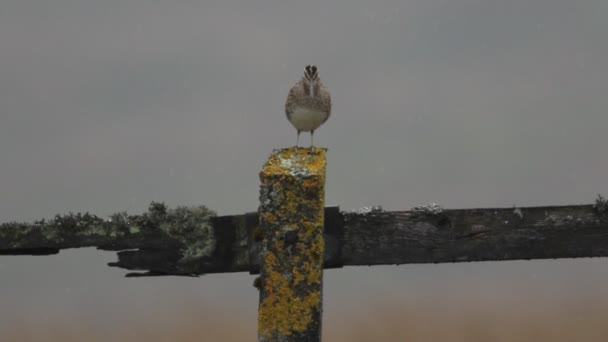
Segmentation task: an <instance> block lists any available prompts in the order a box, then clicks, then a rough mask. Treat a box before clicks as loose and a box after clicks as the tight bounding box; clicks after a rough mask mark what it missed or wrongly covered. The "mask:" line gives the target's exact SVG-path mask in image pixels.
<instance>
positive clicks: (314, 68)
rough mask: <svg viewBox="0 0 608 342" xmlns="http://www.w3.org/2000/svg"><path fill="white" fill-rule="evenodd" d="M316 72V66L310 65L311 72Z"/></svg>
mask: <svg viewBox="0 0 608 342" xmlns="http://www.w3.org/2000/svg"><path fill="white" fill-rule="evenodd" d="M316 72H317V67H316V66H314V65H313V66H312V73H313V74H314V73H316Z"/></svg>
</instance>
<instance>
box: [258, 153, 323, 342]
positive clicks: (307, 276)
mask: <svg viewBox="0 0 608 342" xmlns="http://www.w3.org/2000/svg"><path fill="white" fill-rule="evenodd" d="M326 152H327V151H326V150H325V149H320V148H315V149H314V150H313V151H311V150H310V149H302V148H300V149H298V150H295V149H293V148H291V149H283V150H275V151H273V153H272V155H271V156H270V158H269V159H268V161H267V162H266V164H265V165H264V169H263V170H262V172H261V173H260V180H261V187H260V227H259V230H260V231H259V233H260V237H262V239H263V240H262V251H261V270H260V279H259V282H258V285H259V286H258V288H259V289H260V305H259V311H258V341H260V342H268V341H282V342H283V341H284V342H287V341H288V342H296V341H298V342H300V341H307V342H318V341H321V313H322V288H323V281H322V280H323V255H324V248H325V246H324V240H323V212H324V197H325V165H326Z"/></svg>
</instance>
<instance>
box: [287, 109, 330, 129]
mask: <svg viewBox="0 0 608 342" xmlns="http://www.w3.org/2000/svg"><path fill="white" fill-rule="evenodd" d="M327 116H329V113H328V112H323V111H318V110H314V109H310V108H305V107H295V108H294V110H293V112H292V113H291V115H290V116H289V121H290V122H291V124H292V125H293V126H294V127H295V128H296V129H299V130H301V131H305V132H307V131H312V130H315V129H317V128H318V127H319V126H321V124H322V123H323V122H325V120H327Z"/></svg>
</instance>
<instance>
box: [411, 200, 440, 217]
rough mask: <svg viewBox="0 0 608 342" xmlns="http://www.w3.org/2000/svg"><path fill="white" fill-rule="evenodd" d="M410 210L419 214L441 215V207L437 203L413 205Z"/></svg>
mask: <svg viewBox="0 0 608 342" xmlns="http://www.w3.org/2000/svg"><path fill="white" fill-rule="evenodd" d="M412 212H414V213H416V214H421V215H441V214H443V207H442V206H441V205H439V204H437V203H429V204H426V205H418V206H415V207H413V208H412Z"/></svg>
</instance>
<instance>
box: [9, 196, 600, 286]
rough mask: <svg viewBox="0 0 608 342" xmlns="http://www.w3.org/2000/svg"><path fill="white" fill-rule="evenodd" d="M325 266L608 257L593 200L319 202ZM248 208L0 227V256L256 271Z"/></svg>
mask: <svg viewBox="0 0 608 342" xmlns="http://www.w3.org/2000/svg"><path fill="white" fill-rule="evenodd" d="M324 216H325V223H324V224H325V245H326V247H325V268H332V267H342V266H357V265H383V264H409V263H441V262H464V261H489V260H514V259H546V258H577V257H605V256H608V210H607V206H606V201H605V200H604V199H602V198H601V197H600V198H599V199H598V200H597V201H596V204H595V205H570V206H546V207H527V208H520V207H518V208H488V209H452V210H443V209H441V208H439V207H437V206H432V205H430V206H424V207H417V208H414V209H412V210H409V211H383V210H381V209H379V208H373V209H369V210H360V211H356V212H340V210H339V209H338V208H337V207H329V208H325V215H324ZM258 224H259V219H258V215H257V213H249V214H244V215H234V216H214V213H213V212H212V211H211V210H209V209H207V208H205V207H195V208H185V207H178V208H175V209H169V208H167V207H166V206H165V205H163V204H160V203H152V204H151V205H150V208H149V211H148V212H146V213H144V214H142V215H127V214H125V213H121V214H115V215H112V216H111V218H110V219H107V220H106V219H102V218H99V217H97V216H95V215H91V214H84V215H81V214H69V215H64V216H59V215H58V216H56V217H55V218H54V219H52V220H48V221H37V222H35V223H33V224H27V223H4V224H1V225H0V254H5V255H17V254H28V255H44V254H53V253H58V252H59V250H60V249H65V248H77V247H97V248H99V249H103V250H113V251H118V261H117V262H113V263H110V266H116V267H122V268H125V269H129V270H137V271H143V273H130V274H129V276H141V275H147V276H151V275H184V276H196V275H201V274H206V273H220V272H242V271H248V272H251V273H257V272H259V267H260V266H259V265H260V260H259V255H260V242H259V241H258V240H259V238H256V236H258V237H259V235H260V234H261V233H260V232H259V228H258Z"/></svg>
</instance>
